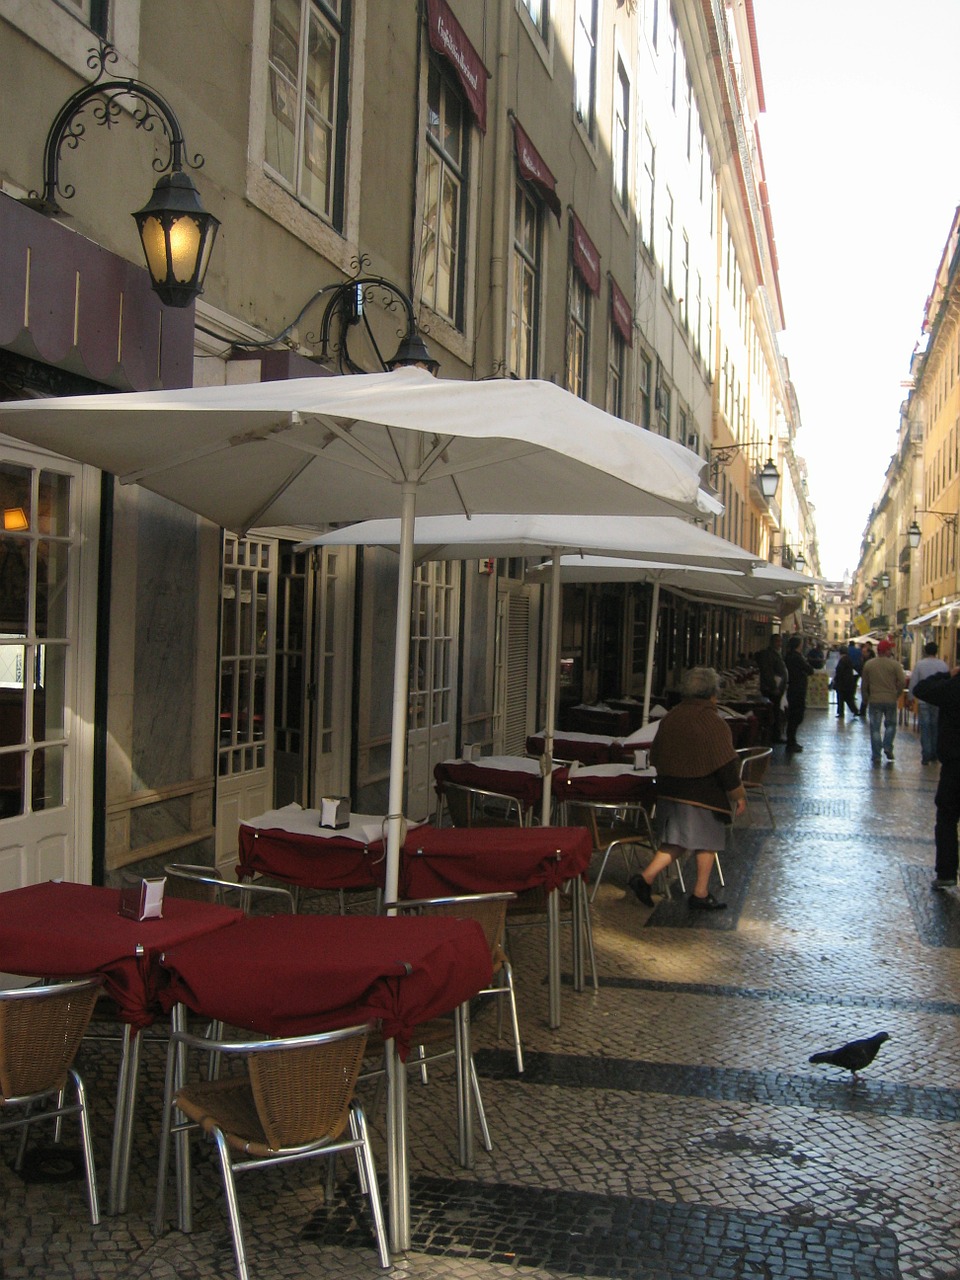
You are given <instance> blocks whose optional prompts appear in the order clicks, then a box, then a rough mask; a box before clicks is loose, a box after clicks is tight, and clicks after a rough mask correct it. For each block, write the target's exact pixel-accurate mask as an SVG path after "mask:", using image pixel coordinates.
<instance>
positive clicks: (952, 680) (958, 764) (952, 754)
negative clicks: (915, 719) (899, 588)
mask: <svg viewBox="0 0 960 1280" xmlns="http://www.w3.org/2000/svg"><path fill="white" fill-rule="evenodd" d="M917 665H918V666H919V665H920V664H919V663H918V664H917ZM913 692H914V695H915V696H916V697H917V698H918V699H919V700H920V702H921V703H922V704H923V703H927V704H929V705H930V706H931V707H936V708H937V710H938V712H939V715H938V716H937V757H938V759H939V761H940V781H939V782H938V784H937V794H936V796H935V797H934V803H935V804H936V806H937V820H936V823H935V825H934V829H933V839H934V844H935V846H936V877H935V879H934V881H933V884H932V885H931V888H933V889H948V888H950V886H951V885H955V884H956V883H957V869H958V866H960V854H958V841H957V825H958V823H960V667H954V669H953V671H951V672H948V673H946V674H944V673H943V672H942V671H940V672H937V673H936V674H934V675H932V676H928V677H927V678H926V680H920V681H919V682H918V683H917V685H916V686H915V687H914V690H913Z"/></svg>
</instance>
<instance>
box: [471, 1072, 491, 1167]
mask: <svg viewBox="0 0 960 1280" xmlns="http://www.w3.org/2000/svg"><path fill="white" fill-rule="evenodd" d="M470 1092H471V1093H472V1094H473V1102H474V1106H475V1107H476V1108H477V1122H478V1124H479V1125H480V1137H481V1140H482V1142H483V1147H484V1150H485V1151H492V1150H493V1139H492V1138H491V1137H490V1129H489V1128H488V1126H487V1113H486V1110H485V1109H484V1106H483V1097H482V1096H481V1093H480V1081H479V1079H478V1078H477V1068H476V1065H475V1064H474V1061H473V1054H471V1055H470Z"/></svg>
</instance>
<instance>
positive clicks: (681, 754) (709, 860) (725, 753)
mask: <svg viewBox="0 0 960 1280" xmlns="http://www.w3.org/2000/svg"><path fill="white" fill-rule="evenodd" d="M719 687H720V681H719V677H718V676H717V673H716V671H714V670H713V668H712V667H693V668H691V670H689V671H687V672H685V673H684V676H683V678H682V680H681V682H680V694H681V697H682V699H683V701H682V702H681V703H680V704H679V705H678V706H676V707H674V708H673V710H672V711H670V712H669V713H668V714H667V715H666V716H664V718H663V719H662V720H661V721H660V728H659V729H658V730H657V735H656V737H655V738H654V740H653V746H652V747H651V749H650V763H651V764H652V765H653V766H654V768H655V769H656V771H657V826H658V829H659V836H660V847H659V849H658V850H657V852H656V853H655V854H654V855H653V858H652V859H651V860H650V862H649V864H648V865H647V866H646V868H645V869H644V871H643V874H642V875H639V876H634V877H633V878H632V879H631V881H630V888H631V889H632V890H633V891H634V893H635V894H636V895H637V897H638V898H639V899H640V901H641V902H642V903H643V904H644V905H645V906H648V907H652V906H653V895H652V894H651V892H650V886H651V885H652V884H653V881H654V879H655V878H656V877H657V876H658V875H659V873H660V872H661V871H663V870H665V868H667V867H669V866H670V864H671V863H672V862H675V861H676V860H677V858H679V857H681V856H682V855H683V854H685V853H687V852H689V851H691V850H692V851H693V852H695V853H696V857H697V882H696V884H695V886H694V890H693V893H692V894H691V895H690V907H691V908H692V909H693V910H695V911H723V910H724V908H725V907H726V905H727V904H726V903H725V902H718V901H717V899H716V898H715V897H714V896H713V894H712V893H711V892H710V872H711V870H712V868H713V864H714V859H715V855H716V853H717V851H718V850H719V849H721V848H722V847H723V846H724V844H725V843H726V834H725V833H726V827H727V826H728V825H729V823H730V821H731V817H732V815H733V814H734V813H736V814H740V813H743V812H744V810H745V809H746V807H747V799H746V794H745V792H744V789H743V784H742V783H741V781H740V764H739V761H738V759H737V753H736V752H735V751H734V749H733V738H732V737H731V736H730V729H729V728H728V726H727V723H726V721H725V720H723V719H721V717H720V714H719V712H718V711H717V690H718V689H719Z"/></svg>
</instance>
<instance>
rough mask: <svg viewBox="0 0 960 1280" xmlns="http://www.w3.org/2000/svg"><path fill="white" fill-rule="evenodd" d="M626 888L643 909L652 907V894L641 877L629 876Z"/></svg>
mask: <svg viewBox="0 0 960 1280" xmlns="http://www.w3.org/2000/svg"><path fill="white" fill-rule="evenodd" d="M627 887H628V888H629V889H632V890H633V892H634V893H635V894H636V895H637V897H638V898H639V899H640V901H641V902H642V903H643V905H644V906H645V907H652V906H653V894H652V893H651V892H650V886H649V885H648V884H647V882H646V880H644V878H643V876H631V877H630V879H629V880H628V881H627Z"/></svg>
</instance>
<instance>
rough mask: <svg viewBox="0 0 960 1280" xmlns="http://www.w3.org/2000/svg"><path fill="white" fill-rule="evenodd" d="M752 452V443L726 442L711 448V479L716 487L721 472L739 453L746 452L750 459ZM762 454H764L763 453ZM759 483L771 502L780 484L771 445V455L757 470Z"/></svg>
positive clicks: (764, 494)
mask: <svg viewBox="0 0 960 1280" xmlns="http://www.w3.org/2000/svg"><path fill="white" fill-rule="evenodd" d="M751 452H752V448H751V446H750V445H741V444H724V445H719V446H718V447H717V448H715V449H711V450H710V480H711V483H712V484H713V486H714V488H716V486H717V482H718V480H719V479H720V472H721V471H724V470H726V468H727V467H729V465H730V463H731V462H732V461H733V460H734V458H735V457H736V456H737V454H738V453H744V454H746V456H747V458H748V460H749V455H750V453H751ZM761 456H762V455H761ZM756 479H757V483H758V484H759V486H760V492H761V493H762V494H763V496H764V498H766V500H767V501H768V502H769V501H770V499H771V498H775V497H776V494H777V489H778V487H779V485H780V472H779V471H778V470H777V464H776V463H775V462H774V460H773V447H772V445H771V447H770V457H768V458H767V461H766V462H765V463H764V465H763V466H762V467H761V468H760V469H759V470H758V471H757V472H756Z"/></svg>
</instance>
